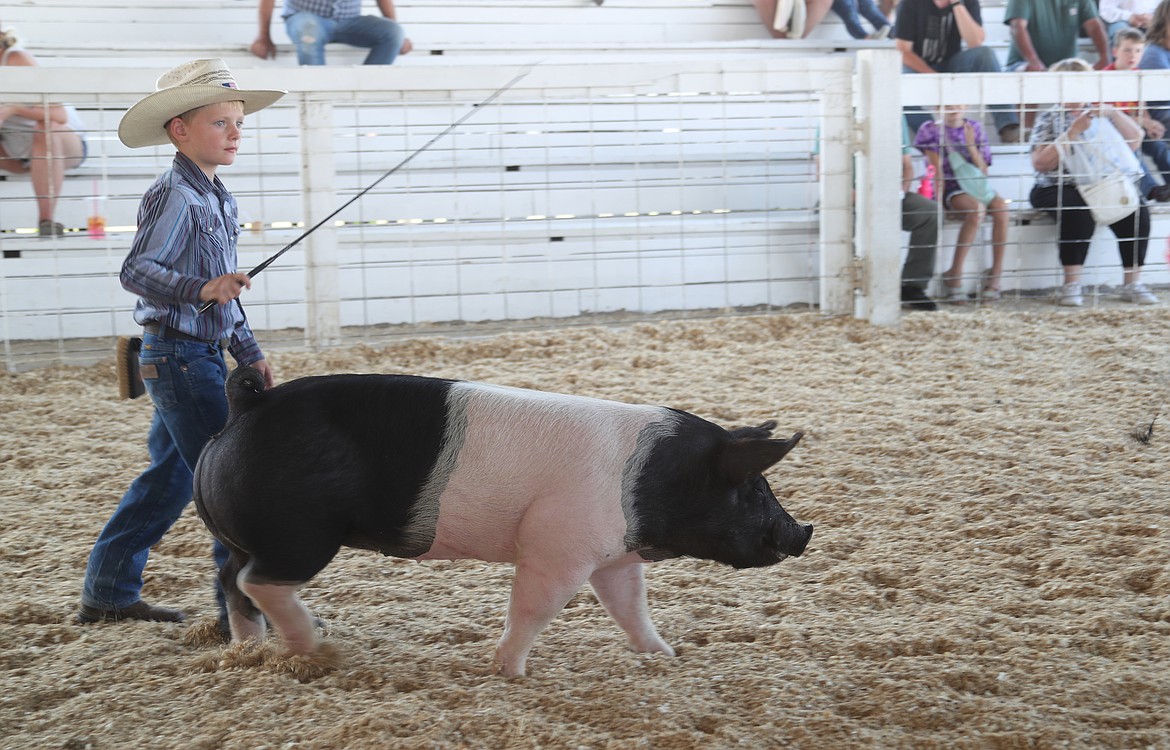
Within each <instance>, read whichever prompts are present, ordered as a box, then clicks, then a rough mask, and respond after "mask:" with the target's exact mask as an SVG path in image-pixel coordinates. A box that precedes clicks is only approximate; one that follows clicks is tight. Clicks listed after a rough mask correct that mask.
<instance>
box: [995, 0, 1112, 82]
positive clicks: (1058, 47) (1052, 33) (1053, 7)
mask: <svg viewBox="0 0 1170 750" xmlns="http://www.w3.org/2000/svg"><path fill="white" fill-rule="evenodd" d="M1096 17H1097V6H1096V4H1095V3H1094V2H1093V0H1008V3H1007V10H1006V11H1005V12H1004V23H1007V24H1010V23H1011V22H1012V19H1013V18H1020V19H1023V20H1025V21H1027V22H1028V35H1029V36H1030V37H1032V46H1033V47H1034V48H1035V49H1036V54H1037V55H1038V56H1039V57H1040V60H1041V61H1042V62H1043V63H1044V64H1045V65H1052V64H1053V63H1055V62H1058V61H1060V60H1065V59H1067V58H1070V57H1079V56H1080V55H1079V51H1078V49H1077V48H1078V40H1077V37H1078V35H1079V34H1080V30H1081V26H1082V25H1084V23H1085V21H1088V20H1089V19H1091V18H1096ZM1023 60H1024V56H1023V55H1021V54H1020V50H1019V48H1018V47H1016V43H1015V40H1012V45H1011V49H1010V51H1009V52H1008V61H1007V64H1008V67H1011V66H1012V65H1015V64H1016V63H1018V62H1022V61H1023Z"/></svg>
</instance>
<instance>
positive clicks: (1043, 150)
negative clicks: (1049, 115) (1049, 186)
mask: <svg viewBox="0 0 1170 750" xmlns="http://www.w3.org/2000/svg"><path fill="white" fill-rule="evenodd" d="M1092 124H1093V113H1092V112H1089V111H1088V110H1085V111H1084V112H1081V114H1079V115H1077V117H1076V118H1075V119H1074V120H1073V121H1072V122H1071V123H1070V124H1069V126H1068V129H1067V130H1065V131H1064V132H1061V133H1055V134H1054V130H1055V121H1054V120H1046V121H1045V122H1043V123H1041V121H1040V120H1039V119H1038V120H1037V121H1036V127H1035V128H1034V129H1033V130H1032V137H1033V138H1035V139H1036V143H1037V145H1035V146H1033V148H1032V166H1033V168H1035V170H1036V171H1037V172H1055V171H1056V170H1058V169H1060V153H1061V145H1060V144H1063V143H1067V142H1068V141H1075V140H1076V139H1078V138H1080V137H1081V133H1083V132H1085V131H1086V130H1087V129H1088V128H1089V126H1090V125H1092Z"/></svg>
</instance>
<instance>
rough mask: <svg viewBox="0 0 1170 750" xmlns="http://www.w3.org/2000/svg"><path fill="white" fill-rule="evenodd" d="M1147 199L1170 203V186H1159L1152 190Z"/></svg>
mask: <svg viewBox="0 0 1170 750" xmlns="http://www.w3.org/2000/svg"><path fill="white" fill-rule="evenodd" d="M1146 197H1147V198H1149V199H1150V200H1152V201H1157V202H1158V203H1170V185H1159V186H1157V187H1156V188H1153V189H1152V190H1150V194H1149V195H1147V196H1146Z"/></svg>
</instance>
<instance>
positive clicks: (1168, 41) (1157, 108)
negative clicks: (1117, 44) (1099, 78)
mask: <svg viewBox="0 0 1170 750" xmlns="http://www.w3.org/2000/svg"><path fill="white" fill-rule="evenodd" d="M1138 67H1139V68H1141V69H1142V70H1170V0H1163V1H1162V2H1161V3H1159V4H1158V7H1157V8H1155V9H1154V19H1153V20H1152V21H1150V30H1149V31H1148V32H1147V33H1146V49H1145V51H1143V52H1142V59H1141V62H1139V63H1138ZM1148 104H1149V109H1148V110H1147V112H1148V113H1149V115H1150V116H1151V117H1153V118H1154V119H1155V120H1157V121H1158V122H1160V123H1161V124H1162V126H1163V127H1165V128H1167V129H1170V101H1157V102H1149V103H1148ZM1163 137H1165V136H1163Z"/></svg>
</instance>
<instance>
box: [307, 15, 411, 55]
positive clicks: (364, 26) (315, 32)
mask: <svg viewBox="0 0 1170 750" xmlns="http://www.w3.org/2000/svg"><path fill="white" fill-rule="evenodd" d="M284 27H285V29H286V30H287V31H288V38H289V39H291V40H292V43H293V45H294V46H295V47H296V48H297V63H299V64H301V65H324V64H325V45H326V44H329V43H330V42H338V43H340V44H348V45H350V46H353V47H362V48H364V49H368V50H369V51H370V53H369V54H368V55H366V59H365V60H363V61H362V64H363V65H390V64H392V63H393V62H394V60H395V59H397V57H398V52H399V51H400V50H401V49H402V42H403V41H404V40H405V38H406V32H404V31H403V29H402V27H401V26H400V25H399V24H398V22H397V21H394V20H391V19H389V18H383V17H381V16H357V17H355V18H347V19H346V20H344V21H335V20H333V19H332V18H325V17H323V16H318V15H316V14H314V13H308V12H306V11H300V12H299V13H293V14H292V15H291V16H289V17H288V18H286V19H284Z"/></svg>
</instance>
